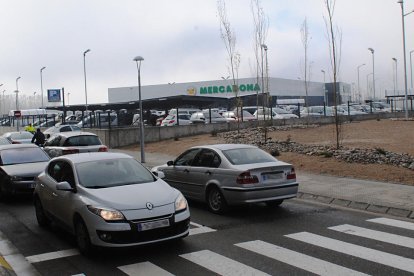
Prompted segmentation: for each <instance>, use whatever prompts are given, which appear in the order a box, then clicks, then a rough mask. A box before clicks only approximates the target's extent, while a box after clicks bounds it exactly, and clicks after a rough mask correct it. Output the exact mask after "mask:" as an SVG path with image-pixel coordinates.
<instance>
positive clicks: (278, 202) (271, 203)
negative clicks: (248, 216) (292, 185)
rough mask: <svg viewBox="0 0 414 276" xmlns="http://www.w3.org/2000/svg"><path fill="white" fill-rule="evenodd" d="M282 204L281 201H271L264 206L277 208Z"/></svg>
mask: <svg viewBox="0 0 414 276" xmlns="http://www.w3.org/2000/svg"><path fill="white" fill-rule="evenodd" d="M282 202H283V199H279V200H273V201H268V202H266V205H267V206H268V207H278V206H280V204H282Z"/></svg>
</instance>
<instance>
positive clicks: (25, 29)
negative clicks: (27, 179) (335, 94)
mask: <svg viewBox="0 0 414 276" xmlns="http://www.w3.org/2000/svg"><path fill="white" fill-rule="evenodd" d="M225 2H226V5H227V15H228V18H229V21H230V24H231V27H232V28H233V29H234V31H235V34H236V38H237V42H236V48H237V51H238V52H239V53H240V55H241V64H240V73H239V77H241V78H242V77H253V76H254V75H255V73H254V72H253V71H252V69H251V68H252V64H254V54H253V27H254V26H253V22H252V14H251V8H250V6H251V1H250V0H226V1H225ZM0 3H1V5H0V84H2V83H3V86H2V87H0V92H1V91H3V90H6V92H5V93H6V94H11V93H12V92H13V91H14V90H16V78H17V77H19V76H20V77H21V79H20V80H19V82H18V83H19V91H20V92H21V93H23V94H25V95H33V92H37V93H38V94H37V95H40V68H42V67H43V66H45V67H46V69H45V70H43V88H44V94H45V96H46V90H47V89H51V88H61V87H64V88H65V92H66V93H68V92H70V102H69V103H70V104H82V103H84V102H85V90H84V75H83V52H84V51H85V50H87V49H91V51H90V52H89V53H87V54H86V74H87V91H88V103H104V102H107V98H108V95H107V94H108V88H112V87H123V86H135V85H137V68H136V64H135V62H134V61H132V60H133V58H134V57H135V56H137V55H140V56H142V57H143V58H144V61H143V62H142V67H141V83H142V85H155V84H166V83H173V82H176V83H183V82H184V83H185V82H194V81H203V80H216V79H220V78H221V77H222V76H228V75H229V73H228V70H227V60H226V51H225V48H224V44H223V42H222V40H221V38H220V29H219V19H218V17H217V2H216V0H174V1H172V0H147V1H143V0H117V1H109V0H0ZM261 5H262V7H263V9H264V11H265V14H266V16H267V17H268V19H269V29H268V34H267V40H266V44H267V46H268V60H269V75H270V76H271V77H280V78H287V79H297V78H298V77H301V78H303V69H302V68H301V64H302V62H301V60H303V55H304V50H303V44H302V42H301V36H300V27H301V24H302V23H303V21H304V19H305V17H306V18H307V20H308V24H309V32H310V36H311V37H312V39H311V40H310V43H309V52H308V54H309V61H311V62H312V67H311V80H312V81H323V73H322V72H321V70H322V69H323V70H325V71H326V72H327V73H326V81H327V82H328V81H329V79H330V75H331V70H330V65H329V63H330V60H329V52H328V41H327V38H326V27H325V23H324V16H325V15H326V9H325V7H324V1H323V0H262V1H261ZM413 9H414V1H413V0H405V12H406V13H408V12H410V11H412V10H413ZM334 23H335V25H337V26H338V27H339V28H340V29H341V30H342V57H341V59H342V62H341V67H340V79H341V81H344V82H348V83H355V86H357V83H358V81H357V66H358V65H361V64H363V63H365V64H366V65H365V66H363V67H361V68H360V86H361V90H363V91H365V90H366V86H367V82H366V80H367V75H368V74H369V73H371V72H372V55H371V52H369V51H368V48H369V47H372V48H373V49H374V50H375V55H374V57H375V79H376V86H377V91H378V92H377V93H381V94H382V95H383V91H384V90H385V89H389V90H392V89H393V88H394V82H393V76H394V75H393V66H394V65H393V64H395V62H394V61H393V60H392V58H393V57H395V58H397V64H398V71H397V76H398V87H399V89H403V86H404V79H403V72H404V71H403V50H402V25H401V7H400V4H398V3H397V0H337V1H336V7H335V14H334ZM405 24H406V47H407V68H408V69H407V70H408V71H407V72H408V86H410V81H411V79H410V63H409V62H410V56H409V52H410V51H411V50H413V49H414V35H413V34H414V13H413V14H410V15H408V16H406V17H405Z"/></svg>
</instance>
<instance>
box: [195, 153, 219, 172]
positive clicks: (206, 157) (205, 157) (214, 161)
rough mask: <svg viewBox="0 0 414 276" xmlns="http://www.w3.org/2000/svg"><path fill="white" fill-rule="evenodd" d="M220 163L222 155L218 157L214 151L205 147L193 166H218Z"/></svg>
mask: <svg viewBox="0 0 414 276" xmlns="http://www.w3.org/2000/svg"><path fill="white" fill-rule="evenodd" d="M220 163H221V161H220V157H218V155H217V154H216V153H215V152H214V151H212V150H208V149H203V150H202V151H201V152H200V153H199V154H198V155H197V157H196V158H195V159H194V162H193V164H192V166H194V167H207V168H217V167H218V166H220Z"/></svg>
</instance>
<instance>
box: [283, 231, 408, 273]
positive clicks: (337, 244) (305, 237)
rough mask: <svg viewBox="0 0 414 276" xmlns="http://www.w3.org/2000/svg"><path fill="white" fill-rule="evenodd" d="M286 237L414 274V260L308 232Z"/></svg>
mask: <svg viewBox="0 0 414 276" xmlns="http://www.w3.org/2000/svg"><path fill="white" fill-rule="evenodd" d="M286 237H288V238H292V239H295V240H299V241H302V242H306V243H309V244H313V245H315V246H319V247H323V248H327V249H330V250H333V251H337V252H340V253H344V254H347V255H350V256H355V257H358V258H361V259H365V260H368V261H371V262H376V263H379V264H383V265H387V266H391V267H395V268H397V269H401V270H405V271H408V272H411V273H413V272H414V260H413V259H409V258H405V257H401V256H398V255H393V254H390V253H386V252H382V251H379V250H375V249H370V248H366V247H363V246H359V245H355V244H352V243H347V242H343V241H338V240H335V239H331V238H326V237H323V236H319V235H316V234H312V233H308V232H300V233H296V234H290V235H286Z"/></svg>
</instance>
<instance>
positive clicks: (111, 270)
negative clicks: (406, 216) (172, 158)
mask: <svg viewBox="0 0 414 276" xmlns="http://www.w3.org/2000/svg"><path fill="white" fill-rule="evenodd" d="M190 206H191V208H190V209H191V215H192V232H191V235H190V236H188V237H187V238H185V239H184V240H182V241H180V242H173V243H165V244H158V245H151V246H143V247H137V248H133V249H122V250H99V252H98V253H97V254H96V256H94V257H92V258H91V257H89V258H87V257H84V256H82V255H80V254H79V253H78V252H77V250H76V246H75V242H74V238H73V237H72V236H71V235H69V234H68V233H66V232H65V231H63V230H62V229H60V228H57V227H51V228H49V229H42V228H40V227H39V226H38V225H37V222H36V219H35V214H34V208H33V206H32V204H31V201H30V199H28V200H27V199H26V200H18V201H16V202H13V203H0V221H1V223H0V231H1V232H3V233H4V234H5V236H6V237H7V238H8V239H9V240H10V241H11V242H12V243H13V244H14V245H15V246H16V247H17V249H18V250H19V251H20V253H21V254H22V255H23V256H24V257H26V259H27V260H28V261H29V262H30V263H31V264H32V265H33V266H34V268H35V269H36V270H37V271H38V272H39V273H40V274H41V275H171V274H173V275H217V274H220V275H241V274H244V275H266V274H270V275H314V274H320V275H362V274H358V273H365V274H371V275H409V274H412V273H414V260H413V259H412V256H413V254H414V224H413V223H410V222H408V223H407V222H406V221H403V220H401V219H399V218H398V219H396V218H392V217H388V218H386V217H383V218H380V216H379V215H376V214H372V213H367V212H361V211H354V210H347V209H341V208H333V207H331V206H327V205H322V204H315V203H311V202H306V201H303V200H296V199H295V200H289V201H285V202H284V203H283V204H282V205H281V206H280V207H278V208H268V207H265V206H264V205H251V206H246V207H240V208H236V209H233V210H232V211H231V212H230V213H228V214H226V215H223V216H219V215H214V214H212V213H210V212H208V211H207V208H206V207H205V206H204V205H203V204H198V203H195V202H190ZM372 219H375V220H374V221H370V220H372ZM386 224H391V226H390V225H386ZM331 227H334V228H331Z"/></svg>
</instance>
